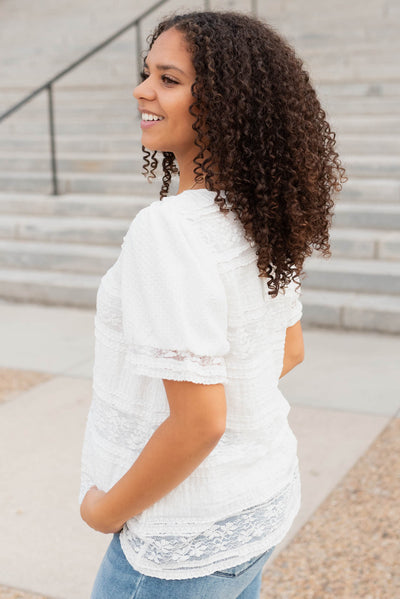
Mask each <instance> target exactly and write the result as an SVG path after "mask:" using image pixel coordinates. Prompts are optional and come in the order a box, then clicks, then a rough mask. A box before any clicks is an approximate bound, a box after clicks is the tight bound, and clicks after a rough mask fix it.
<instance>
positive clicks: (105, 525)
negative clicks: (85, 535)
mask: <svg viewBox="0 0 400 599" xmlns="http://www.w3.org/2000/svg"><path fill="white" fill-rule="evenodd" d="M105 495H106V493H105V491H100V489H98V488H97V487H96V486H95V485H94V486H93V487H90V489H89V491H88V492H87V493H86V495H85V497H84V499H83V501H82V503H81V510H80V511H81V518H82V520H84V521H85V522H86V524H88V525H89V526H90V528H93V529H94V530H97V531H98V532H103V533H105V534H107V533H115V532H120V531H121V530H122V527H123V523H122V524H120V523H119V524H112V523H110V522H107V520H106V518H105V515H104V513H103V512H102V499H103V497H104V496H105Z"/></svg>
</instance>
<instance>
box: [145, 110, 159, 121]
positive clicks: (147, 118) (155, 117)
mask: <svg viewBox="0 0 400 599" xmlns="http://www.w3.org/2000/svg"><path fill="white" fill-rule="evenodd" d="M162 120H164V117H163V116H158V115H157V114H150V113H148V112H142V121H146V122H147V121H162Z"/></svg>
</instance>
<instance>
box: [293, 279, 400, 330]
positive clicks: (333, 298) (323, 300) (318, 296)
mask: <svg viewBox="0 0 400 599" xmlns="http://www.w3.org/2000/svg"><path fill="white" fill-rule="evenodd" d="M302 302H303V310H304V312H303V323H304V325H308V326H321V327H334V328H340V329H356V330H357V329H358V330H361V331H377V332H380V333H395V334H399V333H400V298H399V296H395V295H384V294H380V295H377V294H363V293H353V292H339V291H327V290H322V291H320V290H315V289H304V291H303V295H302Z"/></svg>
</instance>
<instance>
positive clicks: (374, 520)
mask: <svg viewBox="0 0 400 599" xmlns="http://www.w3.org/2000/svg"><path fill="white" fill-rule="evenodd" d="M399 454H400V419H399V418H395V419H393V420H392V421H391V422H390V423H389V425H388V426H387V427H386V428H385V430H384V431H383V432H382V433H381V434H380V435H379V437H378V438H377V440H376V441H375V442H374V443H373V444H372V445H371V447H370V448H369V450H368V451H367V452H366V453H365V454H364V456H363V457H362V458H361V459H360V460H359V461H358V462H357V463H356V464H355V466H354V467H353V468H352V469H351V470H350V472H349V473H348V474H347V475H346V476H345V478H344V479H343V480H342V481H341V483H340V484H339V485H338V486H337V487H336V488H335V489H334V490H333V491H332V493H331V494H330V495H329V497H328V498H327V499H326V500H325V501H324V503H323V504H322V505H321V506H320V507H319V508H318V509H317V510H316V512H315V514H314V515H313V517H312V518H311V519H310V520H309V521H308V522H307V524H305V526H304V527H303V528H302V529H301V530H300V532H299V533H298V534H297V535H296V537H295V538H294V539H293V541H292V542H291V543H290V544H289V545H288V546H287V548H286V549H285V550H284V551H282V553H281V554H280V555H279V556H278V557H277V558H276V560H275V561H274V562H273V564H271V567H270V568H268V566H267V567H266V569H265V571H264V577H263V588H262V593H261V598H262V599H327V598H332V599H396V598H398V597H400V561H399V540H400V539H399V527H398V521H399V505H400V485H399V480H398V472H399V469H398V463H399V462H398V460H399V457H398V456H399ZM396 473H397V474H396Z"/></svg>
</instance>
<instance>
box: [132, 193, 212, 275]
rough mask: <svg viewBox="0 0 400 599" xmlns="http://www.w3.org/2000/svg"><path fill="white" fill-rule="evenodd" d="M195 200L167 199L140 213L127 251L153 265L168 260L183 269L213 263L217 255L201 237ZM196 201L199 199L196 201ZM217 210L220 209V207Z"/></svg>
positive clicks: (151, 205) (135, 219)
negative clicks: (185, 265) (184, 266)
mask: <svg viewBox="0 0 400 599" xmlns="http://www.w3.org/2000/svg"><path fill="white" fill-rule="evenodd" d="M190 199H192V196H190V195H189V194H188V196H187V197H186V196H185V198H181V197H180V196H168V198H165V199H164V200H162V201H155V202H152V203H151V204H149V205H148V206H146V207H145V208H142V209H141V210H139V212H138V213H137V214H136V216H135V218H134V219H133V221H132V223H131V226H130V228H129V230H128V233H127V234H126V236H125V239H124V245H125V250H126V251H127V252H128V253H129V254H130V255H131V256H132V255H133V254H136V255H138V254H139V253H140V254H142V255H145V256H146V261H149V260H150V259H151V257H152V258H153V260H154V261H157V260H161V261H164V260H168V261H169V263H171V262H174V263H175V264H177V263H178V262H179V264H181V265H184V264H185V263H186V264H190V265H191V266H193V262H196V263H198V262H201V263H202V264H203V267H204V263H205V262H207V263H210V262H211V261H212V262H214V261H215V255H214V252H213V250H212V248H211V247H210V245H209V244H208V243H207V241H206V240H205V239H204V238H203V236H202V235H201V232H200V230H199V227H198V222H197V219H196V214H197V213H196V211H195V209H193V205H192V206H191V205H190ZM193 199H194V200H195V201H197V198H193ZM217 209H218V207H217Z"/></svg>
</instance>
